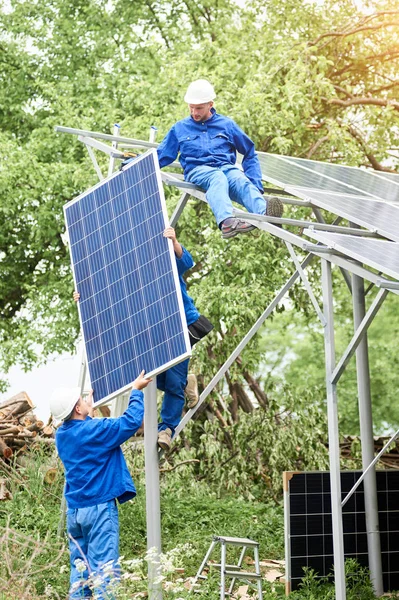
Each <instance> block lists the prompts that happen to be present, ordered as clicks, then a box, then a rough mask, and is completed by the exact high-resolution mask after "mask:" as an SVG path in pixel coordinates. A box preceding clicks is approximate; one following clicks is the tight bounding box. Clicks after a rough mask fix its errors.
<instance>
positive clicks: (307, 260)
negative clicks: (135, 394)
mask: <svg viewBox="0 0 399 600" xmlns="http://www.w3.org/2000/svg"><path fill="white" fill-rule="evenodd" d="M313 259H314V256H313V255H312V254H308V256H307V257H306V258H305V260H304V261H303V262H302V264H301V268H302V269H306V267H307V266H308V265H309V264H310V263H311V262H312V260H313ZM298 277H299V273H298V271H295V273H293V274H292V275H291V277H290V278H289V280H288V281H287V282H286V283H285V285H284V286H283V287H282V288H281V289H280V291H279V292H278V293H277V295H276V296H275V297H274V299H273V300H272V302H271V303H270V304H269V306H268V307H267V308H266V310H265V311H264V312H263V313H262V315H261V316H260V317H259V319H258V320H257V321H256V323H255V324H254V325H253V326H252V327H251V329H250V330H249V331H248V333H247V335H246V336H245V337H244V338H243V339H242V340H241V342H240V343H239V344H238V346H237V348H236V349H235V350H234V351H233V352H232V353H231V354H230V356H229V358H228V359H227V361H226V362H225V363H224V365H223V366H222V367H221V368H220V369H219V371H218V372H217V373H216V375H215V376H214V377H213V379H212V380H211V381H210V382H209V383H208V385H207V386H206V388H205V389H204V391H203V392H202V394H201V396H200V399H199V401H198V404H197V405H196V406H195V407H194V408H192V409H191V410H189V411H188V412H187V413H186V414H185V415H184V417H183V419H182V420H181V421H180V423H179V425H178V426H177V427H176V430H175V436H174V438H176V437H177V436H178V435H179V433H180V431H181V430H182V429H183V428H184V427H185V426H186V425H187V423H188V421H190V419H192V417H193V416H194V414H195V413H196V412H197V410H198V409H199V407H200V406H201V404H202V403H203V402H204V401H205V399H206V398H207V396H209V394H210V393H211V392H212V390H213V389H214V388H215V387H216V385H217V384H218V383H219V381H220V380H221V379H222V377H223V376H224V374H225V373H226V371H227V370H228V369H229V368H230V367H231V365H232V364H233V362H234V361H235V359H236V358H237V357H238V356H239V354H240V352H241V351H242V350H243V349H244V348H245V346H246V345H247V344H248V342H249V341H250V340H251V339H252V338H253V336H254V335H255V333H256V332H257V331H258V329H259V328H260V326H261V325H262V324H263V322H264V321H265V320H266V319H267V317H268V316H269V315H270V314H271V313H272V312H273V310H274V309H275V308H276V306H277V305H278V304H279V302H280V301H281V300H282V298H283V297H284V296H285V294H286V293H287V292H288V290H289V289H290V288H291V287H292V286H293V285H294V283H295V282H296V280H297V279H298Z"/></svg>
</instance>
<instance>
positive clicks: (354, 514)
mask: <svg viewBox="0 0 399 600" xmlns="http://www.w3.org/2000/svg"><path fill="white" fill-rule="evenodd" d="M360 475H361V472H357V471H343V472H342V473H341V488H342V498H344V496H346V494H347V493H348V492H349V491H350V489H351V488H352V486H353V485H354V484H355V482H356V481H357V479H358V478H359V477H360ZM376 475H377V502H378V517H379V526H380V535H381V558H382V574H383V585H384V592H388V591H392V590H398V589H399V567H398V564H399V562H398V560H399V473H398V472H397V471H388V470H387V471H377V473H376ZM284 481H285V493H286V494H287V495H288V501H287V502H285V503H284V507H285V513H286V514H285V517H286V518H285V522H286V523H287V524H288V526H287V527H286V532H285V533H286V536H285V537H286V555H287V565H286V569H287V574H288V587H289V588H290V591H294V590H296V589H298V587H299V584H300V582H301V579H302V577H303V575H304V571H303V569H304V567H308V568H312V569H314V570H315V571H316V573H317V574H318V575H319V576H329V575H331V569H332V567H333V563H334V556H333V535H332V517H331V496H330V474H329V473H328V472H322V473H321V472H319V473H315V472H314V473H284ZM342 510H343V531H344V552H345V558H355V559H356V560H357V562H358V563H360V564H361V565H362V566H365V567H367V566H368V548H367V529H366V515H365V505H364V491H363V483H361V484H360V486H359V487H358V488H357V490H356V491H355V492H354V494H353V496H352V497H351V498H350V499H349V500H348V502H347V503H346V504H345V505H344V506H343V509H342Z"/></svg>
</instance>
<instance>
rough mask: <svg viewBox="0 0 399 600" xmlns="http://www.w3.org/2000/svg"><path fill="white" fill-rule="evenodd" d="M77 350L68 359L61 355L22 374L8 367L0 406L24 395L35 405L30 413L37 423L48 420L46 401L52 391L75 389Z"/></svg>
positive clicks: (79, 362)
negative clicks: (19, 395)
mask: <svg viewBox="0 0 399 600" xmlns="http://www.w3.org/2000/svg"><path fill="white" fill-rule="evenodd" d="M81 358H82V354H81V349H79V352H78V354H76V355H75V356H71V355H69V354H63V355H61V356H58V357H57V358H56V359H54V360H52V361H49V362H48V363H47V364H45V365H42V366H40V367H37V368H35V369H33V370H32V371H30V372H29V373H25V372H24V371H23V370H22V369H21V368H20V367H18V366H16V367H12V368H11V369H10V372H9V374H8V375H7V378H8V381H9V383H10V387H9V388H8V390H7V392H6V393H4V394H0V402H1V401H2V400H7V399H8V398H11V396H14V395H15V394H18V392H26V393H27V394H28V396H29V397H30V399H31V400H32V402H33V403H34V405H35V407H36V408H35V409H34V411H33V412H34V413H35V415H36V416H37V418H38V419H40V420H42V421H47V420H48V418H49V417H50V409H49V401H50V397H51V394H52V392H53V390H54V389H55V388H57V387H74V386H77V385H78V381H79V374H80V364H81Z"/></svg>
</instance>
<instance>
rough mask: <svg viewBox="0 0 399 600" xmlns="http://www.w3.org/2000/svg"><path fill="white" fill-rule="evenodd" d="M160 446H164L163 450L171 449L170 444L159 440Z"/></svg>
mask: <svg viewBox="0 0 399 600" xmlns="http://www.w3.org/2000/svg"><path fill="white" fill-rule="evenodd" d="M158 446H159V447H160V448H162V450H170V446H169V445H168V444H165V442H158Z"/></svg>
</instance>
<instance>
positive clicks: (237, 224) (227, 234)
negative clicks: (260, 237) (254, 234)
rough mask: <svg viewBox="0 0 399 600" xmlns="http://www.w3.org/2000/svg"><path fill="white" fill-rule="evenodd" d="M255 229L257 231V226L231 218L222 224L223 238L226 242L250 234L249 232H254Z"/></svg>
mask: <svg viewBox="0 0 399 600" xmlns="http://www.w3.org/2000/svg"><path fill="white" fill-rule="evenodd" d="M253 229H255V225H251V224H250V223H245V221H241V219H236V218H235V217H229V218H228V219H225V220H224V221H223V223H222V227H221V230H222V238H223V239H225V240H226V239H228V238H231V237H234V236H235V235H238V234H239V233H248V231H252V230H253Z"/></svg>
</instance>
